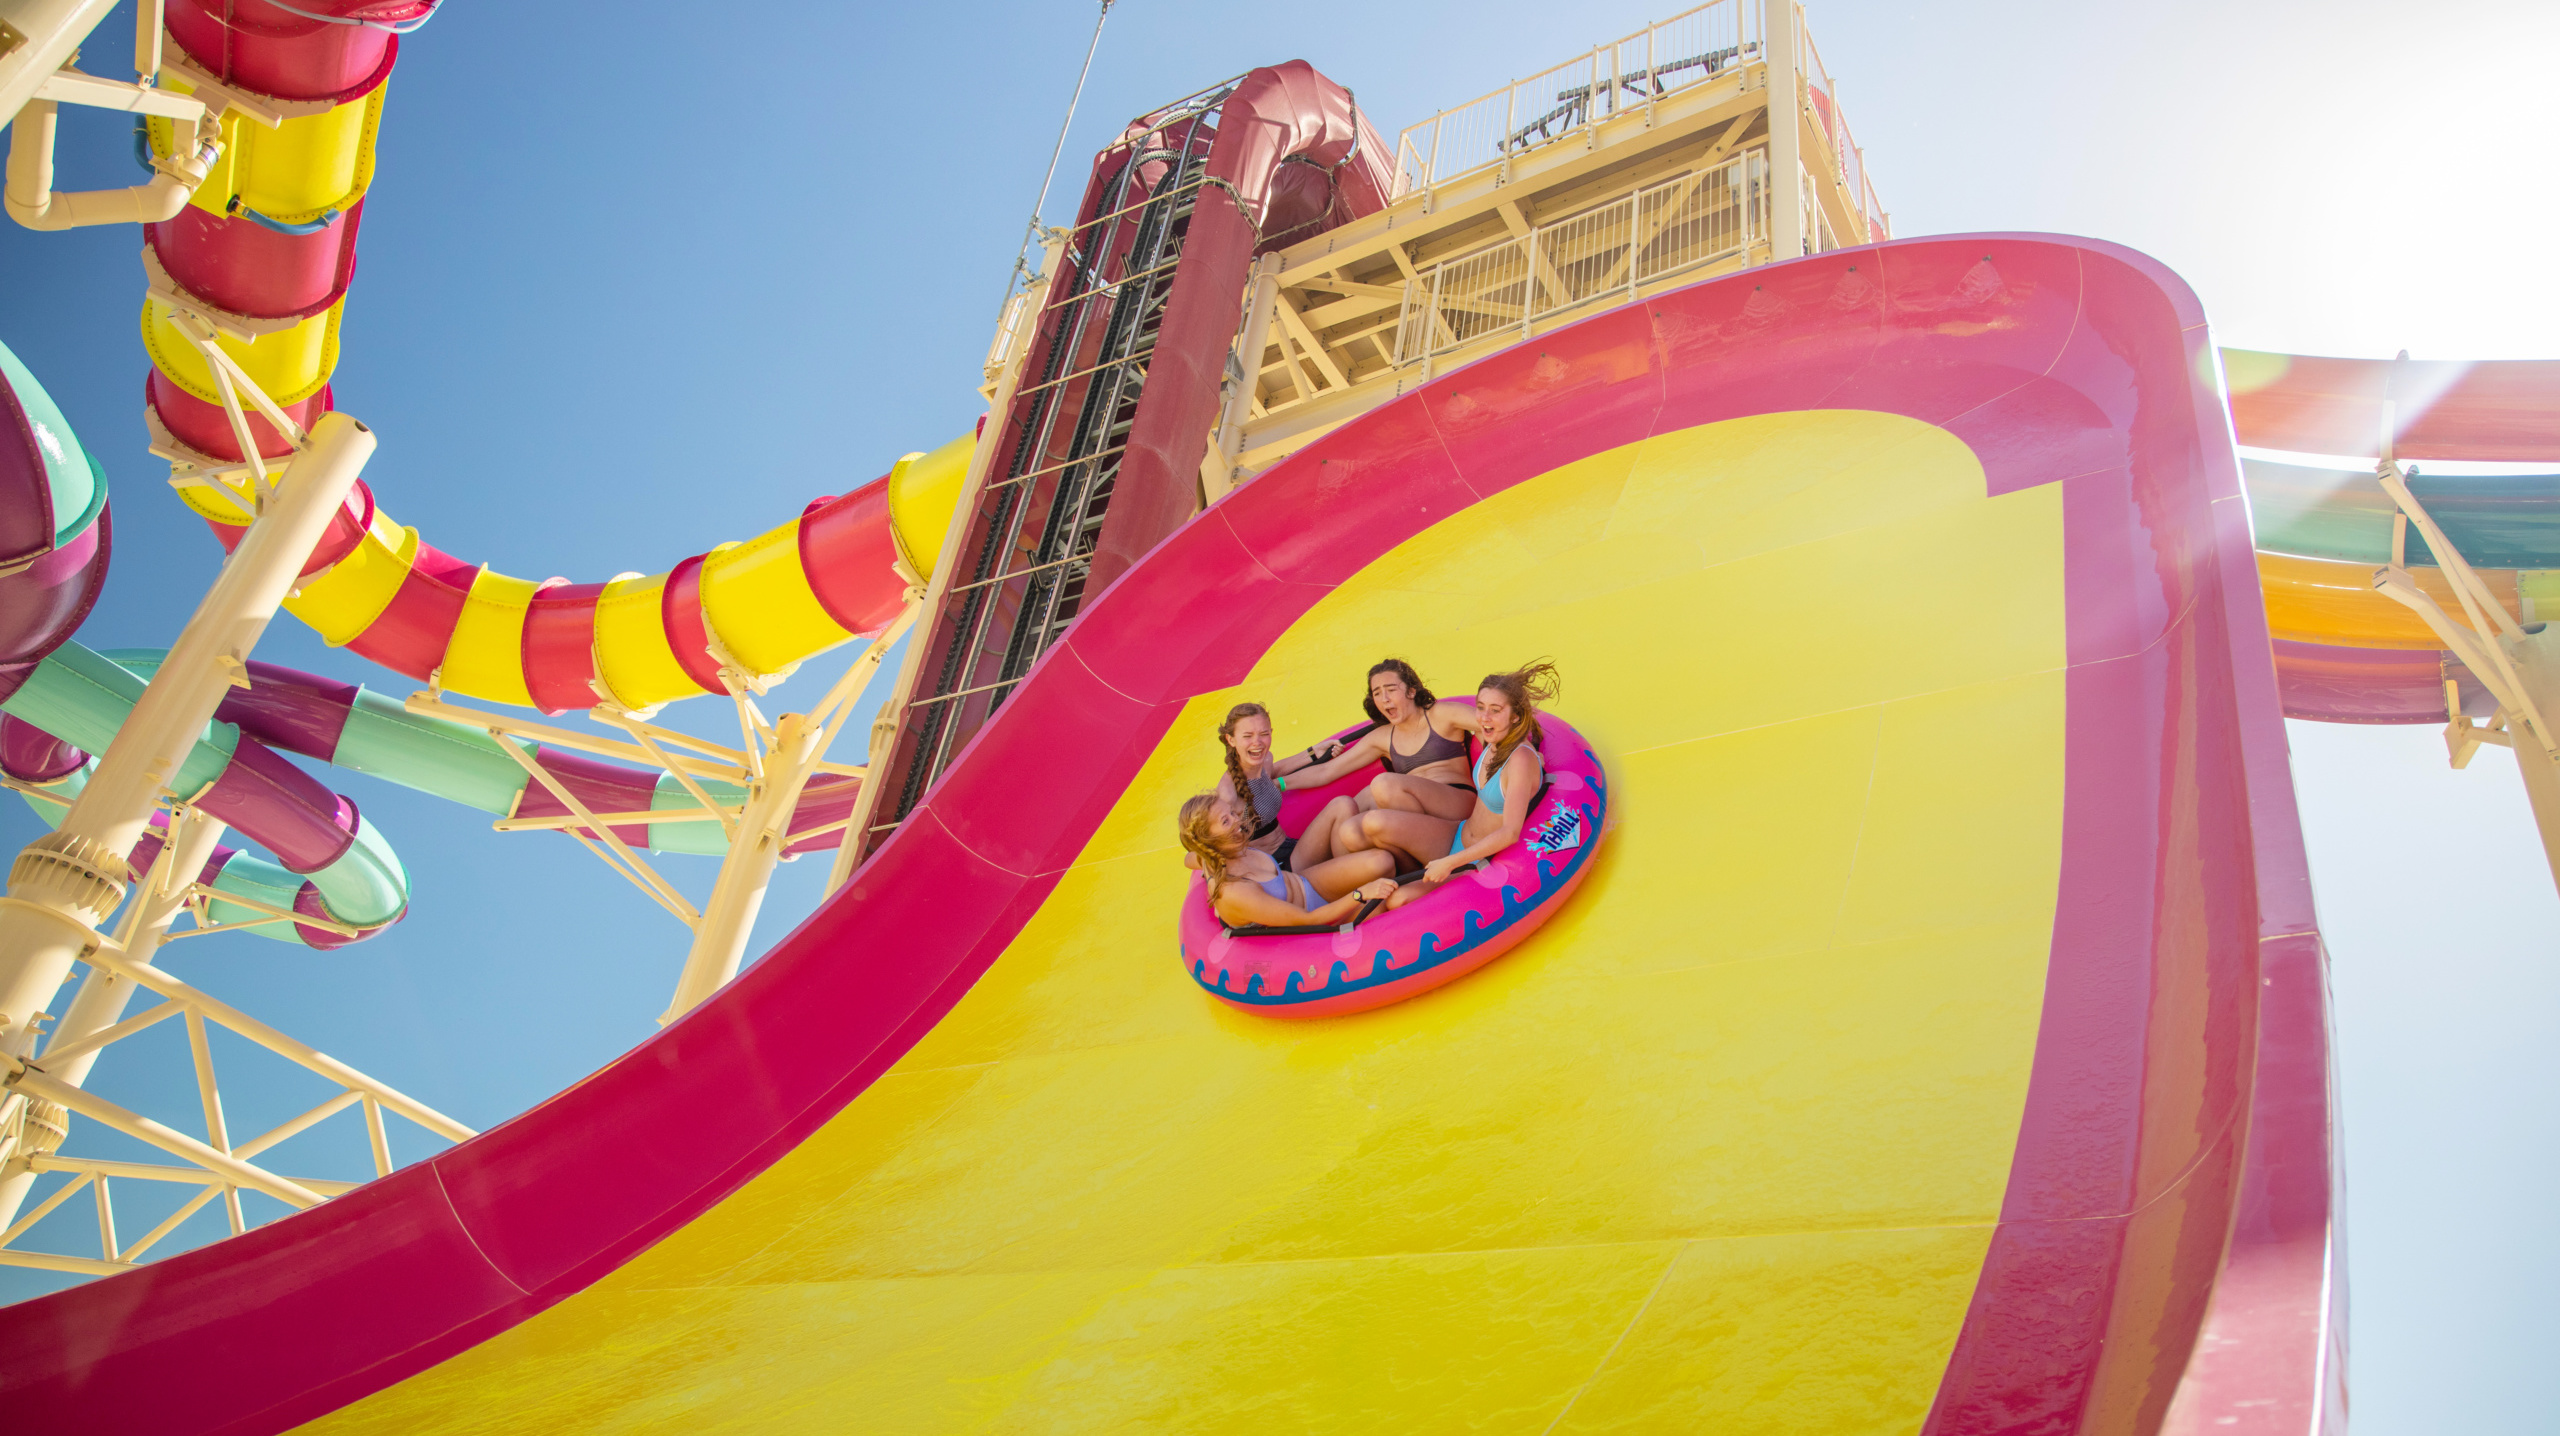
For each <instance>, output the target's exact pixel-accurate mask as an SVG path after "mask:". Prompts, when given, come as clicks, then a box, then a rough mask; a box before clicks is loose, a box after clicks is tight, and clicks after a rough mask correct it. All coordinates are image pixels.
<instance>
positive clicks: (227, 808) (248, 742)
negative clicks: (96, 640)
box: [0, 643, 409, 948]
mask: <svg viewBox="0 0 2560 1436" xmlns="http://www.w3.org/2000/svg"><path fill="white" fill-rule="evenodd" d="M146 681H147V680H146V679H145V678H144V677H143V676H142V675H140V674H137V673H135V672H133V671H132V670H130V669H127V668H125V667H123V666H121V665H119V664H117V663H116V662H114V661H113V660H111V659H109V658H108V657H106V656H105V655H103V654H100V653H95V652H92V651H91V650H89V649H87V648H84V647H82V646H81V645H79V644H77V643H65V644H64V645H62V646H61V647H60V648H58V649H57V650H55V651H54V652H53V653H52V654H50V655H48V656H47V657H46V658H45V659H44V661H43V662H41V663H39V664H37V665H36V667H35V671H34V672H33V673H32V674H30V675H29V676H28V678H27V680H26V682H25V683H23V684H21V685H20V686H19V688H18V691H17V692H16V693H14V694H11V695H10V696H9V698H8V700H7V701H6V702H5V703H0V709H4V710H5V711H6V712H7V713H8V714H9V716H10V717H11V718H13V719H16V720H19V721H21V722H23V723H24V724H26V725H28V726H30V727H32V728H34V729H35V730H37V732H38V734H40V735H49V736H50V737H51V738H52V739H53V740H54V742H52V743H51V744H47V743H44V742H42V741H38V740H35V739H30V738H29V737H28V736H27V735H25V734H22V733H16V732H12V733H10V734H9V735H8V737H7V739H6V741H5V742H0V765H4V766H6V767H7V769H8V772H9V776H11V777H13V778H16V779H18V780H20V781H22V782H27V783H34V784H57V783H59V784H63V785H64V787H63V789H62V795H63V796H64V797H65V798H69V797H71V796H72V795H73V794H74V793H76V792H77V791H78V785H77V779H78V778H79V776H80V775H81V774H82V773H83V772H84V770H85V769H86V767H87V765H88V762H89V759H88V754H89V753H94V752H103V751H105V749H106V747H107V745H108V744H109V743H111V742H113V741H114V740H115V735H116V729H117V728H118V727H119V726H120V725H122V723H123V722H124V720H125V718H126V717H127V716H128V715H130V714H131V713H132V711H133V705H134V704H135V703H136V702H137V701H139V700H140V699H141V697H142V690H143V687H144V685H145V683H146ZM84 749H85V750H87V751H86V752H83V751H81V750H84ZM169 787H170V789H171V790H173V791H175V792H177V793H180V794H183V795H187V796H188V797H189V800H190V801H192V802H193V803H194V804H195V805H196V806H197V807H199V808H202V809H203V810H204V811H205V812H206V813H207V814H209V815H211V816H213V817H216V818H219V819H221V820H222V821H223V822H225V823H227V824H229V825H230V826H231V827H233V828H236V829H238V830H239V831H240V832H241V833H243V834H245V835H247V836H248V837H249V838H250V839H251V840H253V841H255V842H257V843H258V844H260V845H261V846H263V847H265V848H266V849H267V850H268V851H270V852H273V853H274V854H275V855H276V856H277V858H278V859H280V860H281V861H282V863H283V866H284V869H285V870H286V871H288V872H290V873H294V874H299V875H300V880H299V881H278V880H277V879H276V878H275V877H274V876H273V875H271V874H268V873H266V872H263V871H258V870H257V869H253V868H251V867H248V866H242V867H241V871H240V872H239V873H237V874H234V875H233V877H234V882H233V883H232V884H231V885H229V886H225V885H224V884H223V883H220V882H216V883H215V884H214V885H215V886H216V887H218V888H223V890H225V891H236V892H239V893H241V894H242V895H243V896H247V897H254V898H256V899H258V900H259V901H261V902H267V903H270V904H272V905H274V906H277V907H282V908H288V909H290V910H292V911H295V912H300V913H304V914H307V915H310V916H313V917H322V918H327V919H329V920H331V921H333V922H338V923H343V924H345V925H347V926H349V927H352V928H355V929H357V936H356V937H348V936H345V935H342V934H339V933H335V932H331V931H329V930H327V929H325V928H319V927H313V926H311V925H309V924H302V923H297V924H294V925H293V932H294V935H295V936H296V937H298V938H299V939H300V940H301V941H302V942H303V943H305V944H306V945H308V946H311V947H316V948H333V947H342V946H344V945H346V944H347V943H349V942H352V941H356V940H359V938H361V937H367V936H371V935H372V934H373V933H376V932H379V931H381V930H382V929H383V928H386V927H388V926H390V925H391V924H392V923H394V922H397V921H399V920H400V915H401V913H402V912H404V911H405V910H407V908H408V905H409V879H408V876H407V874H406V873H404V872H403V871H402V870H401V867H400V860H399V858H398V857H396V856H395V855H393V853H392V851H391V846H390V844H389V843H388V842H386V841H384V839H383V837H382V835H381V833H380V832H379V831H378V830H377V829H376V828H375V827H374V826H373V824H372V822H371V821H370V820H368V819H366V818H365V817H364V815H363V814H362V813H360V812H358V811H357V809H356V805H355V804H354V803H353V802H351V801H349V800H348V799H347V798H345V797H343V796H341V795H339V794H337V793H333V792H331V791H329V790H328V789H327V788H325V787H323V786H322V785H321V784H320V783H319V782H318V781H316V780H315V779H313V778H312V777H311V776H310V775H309V774H307V773H304V772H303V771H302V770H301V769H300V768H297V767H295V766H294V765H293V764H292V763H290V762H288V761H286V760H285V759H284V758H283V757H281V756H279V755H278V754H277V753H276V752H275V751H274V750H273V749H271V748H270V747H268V746H267V745H266V744H265V743H262V742H260V741H258V740H257V739H256V738H254V737H250V736H248V735H246V734H244V733H242V732H241V730H240V726H239V725H238V724H235V723H230V722H225V721H222V720H220V719H216V720H215V722H214V723H213V724H212V725H211V727H210V728H209V729H208V731H207V732H206V734H205V736H204V737H203V738H202V739H200V740H199V741H198V742H197V743H196V745H195V749H194V751H193V752H192V753H191V754H189V756H188V758H187V760H186V762H185V763H184V764H183V765H181V766H180V768H179V769H178V772H177V773H176V774H175V775H174V776H173V777H171V779H170V780H169ZM48 816H59V815H58V814H53V815H48ZM230 866H231V865H226V867H225V871H226V872H228V871H229V867H230ZM263 867H264V865H263V864H261V865H258V868H263ZM249 916H250V914H249V913H248V911H247V910H245V909H241V910H236V911H235V912H233V913H232V914H231V915H230V917H231V918H235V919H239V920H246V919H247V918H248V917H249ZM259 931H262V932H263V931H267V929H265V928H261V929H259ZM278 935H280V934H278Z"/></svg>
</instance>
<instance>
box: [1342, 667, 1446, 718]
mask: <svg viewBox="0 0 2560 1436" xmlns="http://www.w3.org/2000/svg"><path fill="white" fill-rule="evenodd" d="M1381 673H1392V674H1394V675H1395V676H1396V677H1397V678H1399V679H1402V680H1403V682H1404V686H1405V687H1407V688H1410V689H1412V690H1413V706H1414V707H1416V708H1420V709H1422V710H1424V711H1425V712H1428V711H1430V708H1431V705H1432V704H1434V703H1437V702H1439V701H1440V700H1439V699H1437V698H1434V697H1432V696H1431V690H1430V689H1429V688H1427V687H1425V686H1423V682H1422V675H1421V674H1419V673H1416V672H1414V671H1413V665H1412V664H1410V663H1407V662H1405V661H1404V660H1403V659H1401V658H1381V659H1379V660H1378V661H1377V662H1375V663H1372V664H1370V665H1369V675H1368V678H1363V679H1362V680H1360V706H1361V707H1362V708H1363V709H1365V710H1367V712H1368V714H1369V721H1370V722H1372V723H1376V724H1380V725H1384V724H1385V723H1386V721H1387V715H1386V714H1384V713H1381V712H1379V711H1378V700H1376V699H1375V698H1372V697H1370V696H1369V679H1372V678H1376V677H1377V676H1378V675H1379V674H1381Z"/></svg>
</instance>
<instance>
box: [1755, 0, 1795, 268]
mask: <svg viewBox="0 0 2560 1436" xmlns="http://www.w3.org/2000/svg"><path fill="white" fill-rule="evenodd" d="M1800 19H1801V17H1800V16H1799V15H1798V13H1797V10H1796V3H1795V0H1769V18H1768V24H1767V30H1766V34H1767V39H1766V41H1765V42H1764V43H1765V44H1766V46H1767V49H1768V51H1769V69H1768V75H1769V90H1768V94H1769V169H1770V171H1771V173H1770V176H1769V219H1770V225H1769V257H1770V258H1771V259H1795V258H1798V257H1800V256H1802V255H1803V254H1804V253H1805V224H1804V119H1803V116H1804V90H1803V76H1802V75H1801V74H1800V73H1799V72H1798V69H1797V62H1798V59H1799V51H1798V46H1797V43H1796V35H1797V26H1798V24H1799V22H1800Z"/></svg>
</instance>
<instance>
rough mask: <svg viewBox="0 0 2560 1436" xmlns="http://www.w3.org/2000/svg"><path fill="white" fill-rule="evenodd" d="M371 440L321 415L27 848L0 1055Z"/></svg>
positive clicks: (8, 954) (80, 944) (111, 903)
mask: <svg viewBox="0 0 2560 1436" xmlns="http://www.w3.org/2000/svg"><path fill="white" fill-rule="evenodd" d="M373 449H374V436H373V431H372V430H370V429H367V428H366V427H365V426H364V425H362V424H359V423H357V422H356V421H355V420H353V419H351V418H349V417H347V416H346V415H344V414H328V415H325V416H323V417H322V418H321V420H320V422H319V423H317V424H315V425H313V426H312V429H311V442H310V443H309V444H308V445H307V446H306V447H305V448H304V449H303V450H302V452H301V453H299V454H297V455H295V456H294V459H293V462H292V463H291V465H289V466H288V467H287V468H286V469H285V471H284V473H283V474H282V475H281V476H280V477H279V478H278V480H277V482H276V488H275V491H274V493H273V494H272V495H271V496H269V498H268V500H267V503H266V505H265V512H264V513H262V514H260V515H259V517H258V520H257V522H255V523H253V524H251V525H250V526H249V532H248V533H247V534H246V535H245V536H244V537H242V539H241V540H240V547H239V548H238V549H237V550H235V551H234V552H233V553H232V555H231V558H230V560H229V561H228V562H227V563H225V564H224V565H223V566H222V573H221V576H220V577H218V578H216V579H215V580H214V582H213V587H212V589H211V590H209V591H208V592H207V593H206V594H205V597H204V602H203V603H202V604H200V605H198V606H197V608H196V611H195V616H194V617H192V618H190V619H188V620H187V626H186V628H185V630H184V631H183V632H181V633H180V634H179V635H178V641H177V642H176V643H175V644H174V645H172V646H171V647H170V649H169V656H168V658H167V659H166V660H165V661H164V662H163V663H162V664H161V667H160V671H159V672H158V673H156V674H154V675H153V677H152V680H151V685H150V686H149V687H148V688H146V689H144V690H143V694H142V698H141V701H139V702H137V703H135V704H134V706H133V713H132V716H131V717H129V718H127V719H126V720H125V723H124V727H123V728H121V729H120V730H118V731H117V733H116V737H115V741H114V742H113V743H111V744H109V745H108V746H107V751H106V753H105V755H104V756H102V757H101V758H99V760H98V769H97V772H96V773H94V774H93V775H91V777H90V779H89V784H88V786H87V787H85V788H83V789H82V790H81V792H80V796H79V797H78V798H76V799H74V800H73V801H72V804H71V810H70V811H69V812H67V813H65V814H63V817H62V825H61V826H60V827H59V828H58V829H56V830H55V831H53V832H51V833H48V834H46V835H45V836H43V837H41V838H38V839H36V840H35V841H34V842H32V843H29V844H27V846H26V847H25V848H24V849H22V850H21V851H20V852H19V854H18V860H17V862H16V864H15V865H13V866H12V867H11V868H10V870H9V892H8V896H6V897H0V1048H5V1050H6V1051H7V1052H9V1053H12V1054H15V1055H18V1056H25V1055H27V1054H29V1053H32V1052H33V1051H34V1050H35V1035H36V1023H37V1021H38V1019H39V1017H40V1016H41V1015H42V1013H43V1011H44V1008H45V1005H46V1004H47V1003H50V1002H51V1001H53V998H54V994H55V993H56V992H57V991H59V990H60V988H61V986H62V980H63V979H64V978H65V977H68V976H69V975H70V973H71V965H72V964H73V963H74V962H77V961H79V960H80V958H81V957H82V956H83V955H84V954H86V953H88V952H90V951H92V950H94V949H95V947H96V946H97V943H98V932H97V928H96V924H97V923H98V922H100V921H101V920H103V919H104V918H105V917H106V915H107V914H108V913H111V912H113V911H115V909H116V905H117V904H118V903H119V902H121V901H122V900H123V899H124V893H125V888H126V885H127V884H128V883H129V882H130V881H131V880H132V875H131V872H130V870H129V869H128V868H127V867H126V865H125V860H126V859H127V858H128V857H130V856H131V855H132V853H133V846H134V844H135V842H137V841H138V840H139V839H140V838H141V836H142V831H143V827H144V825H145V824H147V823H148V822H149V821H150V819H151V813H152V810H153V808H154V807H156V806H157V805H158V803H159V798H160V792H161V790H162V789H163V788H165V787H167V786H168V784H169V782H170V780H171V779H173V778H174V777H176V776H177V773H178V769H179V767H180V765H181V764H183V763H184V762H185V761H186V759H187V757H188V755H189V753H190V752H191V751H192V749H193V748H194V746H195V743H196V740H197V739H198V738H201V737H202V736H203V735H204V729H205V724H207V723H209V722H211V721H212V719H213V710H214V709H215V708H216V707H217V706H219V705H220V703H221V701H222V695H223V694H225V693H228V692H229V691H230V690H231V680H232V678H233V677H234V676H235V675H237V674H239V673H240V672H241V670H242V666H243V665H244V664H246V663H247V661H248V657H249V651H250V649H251V648H253V647H255V646H256V644H257V641H258V638H259V636H260V635H261V634H263V633H264V632H266V627H267V623H268V621H269V620H271V619H273V618H274V617H275V612H276V609H277V607H278V606H280V605H281V604H282V603H283V602H284V596H285V594H286V592H287V591H288V590H290V589H291V588H292V587H293V585H294V583H295V581H296V580H297V579H298V578H299V577H300V576H301V573H302V565H303V564H304V563H305V562H306V561H307V560H308V559H309V558H310V556H311V550H312V549H313V547H314V546H316V545H317V544H318V543H319V541H320V537H321V535H322V534H324V533H325V532H327V530H328V526H329V521H330V519H331V518H332V517H333V516H334V515H335V514H336V513H337V511H338V508H339V506H340V505H341V504H343V503H345V502H346V498H347V491H348V490H349V489H350V488H352V487H353V486H354V484H355V481H356V476H357V475H358V474H360V473H362V472H363V471H364V465H365V460H367V459H369V458H371V457H372V456H373Z"/></svg>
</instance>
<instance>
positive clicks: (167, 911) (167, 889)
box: [0, 812, 222, 1227]
mask: <svg viewBox="0 0 2560 1436" xmlns="http://www.w3.org/2000/svg"><path fill="white" fill-rule="evenodd" d="M221 837H222V824H220V823H218V822H216V821H214V820H213V819H212V818H209V817H206V816H205V815H204V814H202V813H195V812H190V813H189V814H188V816H186V817H184V818H181V819H179V820H178V821H177V824H176V831H175V832H173V833H172V834H171V835H170V839H169V843H168V845H167V846H166V847H163V848H162V849H161V850H160V857H159V860H158V861H157V862H155V863H153V864H152V867H151V873H152V878H151V883H150V885H149V886H148V887H147V888H145V889H144V890H143V891H141V892H139V893H136V894H134V898H133V903H134V909H133V914H132V917H131V918H130V919H128V921H129V922H130V924H131V930H130V931H129V933H128V934H127V936H126V938H125V954H126V956H127V957H128V958H130V959H131V960H132V961H134V962H137V963H145V964H147V963H149V962H150V961H151V959H152V957H153V955H154V954H156V953H157V952H158V951H159V950H160V941H161V939H162V938H164V937H166V936H167V935H168V932H169V924H170V923H172V922H175V921H176V920H177V917H178V914H179V913H181V912H183V911H185V910H186V908H185V900H186V892H187V885H188V884H189V883H191V882H193V881H195V876H196V874H198V873H200V872H202V871H204V865H205V864H206V863H207V862H209V861H211V860H212V858H213V849H214V845H215V844H216V843H217V842H219V841H220V840H221ZM137 990H139V989H138V987H137V985H136V984H135V983H134V982H133V981H132V979H130V978H125V977H120V976H118V975H117V974H116V973H115V972H114V971H113V970H112V969H109V968H105V967H92V968H90V969H89V978H88V981H86V982H83V983H81V984H80V995H79V996H78V997H76V998H73V999H72V1002H71V1011H70V1012H69V1013H67V1014H65V1015H64V1017H63V1019H62V1021H61V1023H60V1024H59V1025H58V1026H56V1027H55V1028H54V1030H53V1035H52V1036H51V1037H50V1038H49V1039H47V1041H46V1046H47V1047H49V1048H58V1049H68V1048H69V1047H70V1046H71V1044H72V1043H75V1042H78V1041H80V1040H82V1039H84V1038H87V1037H91V1036H94V1035H95V1034H97V1033H100V1032H104V1031H106V1030H107V1029H108V1028H110V1027H113V1026H115V1025H116V1022H117V1021H118V1019H120V1018H122V1017H123V1016H124V1009H125V1004H126V1003H128V1002H131V1001H132V1000H133V994H134V993H135V992H136V991H137ZM100 1050H103V1049H93V1050H91V1051H88V1052H82V1053H78V1054H76V1055H74V1056H72V1057H70V1058H67V1059H65V1060H64V1061H61V1062H47V1063H45V1072H46V1074H47V1075H49V1076H51V1077H52V1078H53V1079H54V1080H55V1081H57V1082H62V1083H67V1084H68V1085H70V1086H73V1087H77V1086H80V1085H81V1084H83V1083H85V1082H87V1081H88V1080H89V1069H90V1068H92V1067H94V1066H96V1065H97V1062H98V1052H99V1051H100ZM33 1155H34V1154H32V1153H29V1152H24V1151H19V1152H12V1153H10V1154H9V1160H8V1162H7V1163H6V1164H5V1165H0V1227H6V1226H7V1225H9V1224H10V1223H11V1222H13V1221H16V1220H17V1218H18V1208H20V1207H21V1206H23V1205H25V1204H26V1200H27V1192H28V1189H29V1188H31V1187H33V1186H34V1185H35V1180H36V1172H35V1168H34V1167H33V1166H32V1165H30V1161H31V1158H32V1156H33Z"/></svg>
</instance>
